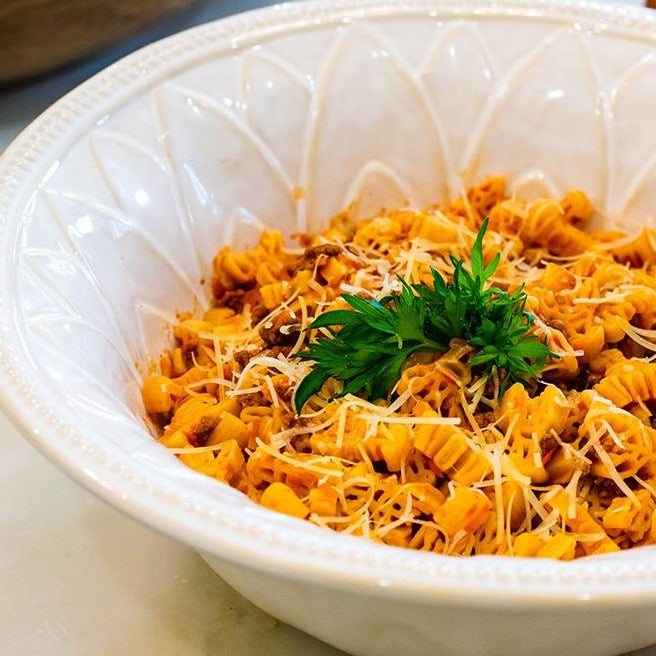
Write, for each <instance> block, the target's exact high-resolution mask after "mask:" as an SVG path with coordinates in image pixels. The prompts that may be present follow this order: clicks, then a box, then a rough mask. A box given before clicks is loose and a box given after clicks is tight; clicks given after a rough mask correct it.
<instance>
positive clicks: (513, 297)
mask: <svg viewBox="0 0 656 656" xmlns="http://www.w3.org/2000/svg"><path fill="white" fill-rule="evenodd" d="M487 224H488V220H487V219H485V221H484V222H483V225H482V226H481V229H480V230H479V232H478V235H477V236H476V241H475V242H474V246H473V248H472V253H471V260H470V268H471V273H470V272H469V271H467V269H465V266H464V261H463V260H458V259H456V258H455V257H454V256H453V255H451V256H450V259H451V262H452V264H453V267H454V271H453V281H452V282H451V283H447V282H446V281H445V280H444V278H443V277H442V275H441V274H440V273H439V272H438V271H437V270H436V269H434V268H431V272H432V275H433V287H434V288H433V289H431V288H430V287H429V286H428V285H424V284H419V285H409V284H408V283H407V282H406V281H405V280H403V279H402V278H399V280H400V282H401V286H402V288H401V291H400V292H394V293H392V294H389V295H388V296H386V297H385V298H383V299H381V300H380V301H376V300H373V299H363V298H359V297H358V296H353V295H352V294H342V298H343V299H344V300H345V301H346V302H347V303H348V304H349V305H350V306H351V308H352V309H345V310H332V311H329V312H325V313H324V314H322V315H320V316H319V317H317V318H316V319H315V320H314V321H313V322H312V324H311V326H310V327H311V328H328V329H329V330H330V333H331V337H330V338H327V337H320V338H319V339H317V340H316V341H314V342H311V343H310V344H309V345H308V347H307V349H306V350H305V351H302V352H301V353H299V354H298V357H300V358H304V359H306V360H313V361H314V362H315V365H314V368H313V370H312V371H311V372H310V373H309V374H308V375H307V376H306V377H305V378H304V379H303V380H302V381H301V383H300V385H299V386H298V388H297V390H296V397H295V405H296V411H297V412H299V413H300V411H301V409H302V408H303V406H304V405H305V403H306V402H307V400H308V399H309V398H310V397H311V396H313V395H314V394H316V393H317V392H319V391H320V390H321V388H322V387H323V385H324V383H325V382H326V381H327V380H328V379H329V378H335V379H337V380H339V381H341V382H342V383H343V388H342V391H341V393H340V394H338V396H344V395H345V394H360V395H362V396H365V397H366V398H368V399H369V400H371V401H375V400H376V399H379V398H382V397H384V396H386V395H387V394H388V393H389V392H390V390H391V389H392V388H393V387H394V385H395V384H396V382H397V381H398V380H399V378H400V377H401V372H402V369H403V365H404V363H405V361H406V360H407V359H408V357H410V356H411V355H412V354H413V353H417V352H420V351H432V352H438V353H443V352H445V351H447V350H448V349H449V343H450V342H451V340H452V339H455V338H458V339H463V340H466V341H467V342H469V343H470V344H471V345H472V346H476V347H479V349H480V350H479V351H478V352H477V353H476V355H475V356H474V357H473V358H472V359H471V360H470V361H469V364H470V365H471V366H472V367H476V368H478V369H479V370H480V374H481V375H485V374H488V373H490V372H492V371H493V370H495V369H496V370H497V371H499V372H500V373H501V387H500V396H502V395H503V393H504V392H505V391H506V389H507V388H508V387H509V386H510V385H511V384H512V383H515V382H519V383H522V384H523V385H525V386H528V385H530V382H531V380H534V379H537V378H538V377H539V374H540V371H541V370H542V368H543V367H544V365H545V363H546V361H547V358H548V357H558V356H557V355H556V354H555V353H552V352H551V351H550V350H549V348H548V347H547V346H546V345H545V344H543V343H542V342H540V341H539V340H538V339H537V337H535V335H531V334H529V330H530V328H531V325H532V323H533V315H532V314H531V313H530V312H527V311H526V309H525V306H526V293H525V292H524V287H523V286H522V287H520V288H519V289H518V290H517V291H515V292H513V293H512V294H509V293H508V292H505V291H503V290H502V289H499V288H497V287H488V288H487V289H486V288H485V285H486V283H487V281H488V280H489V279H490V277H491V276H492V275H493V274H494V272H495V271H496V269H497V267H498V266H499V261H500V259H501V256H500V254H497V255H496V256H495V258H494V259H493V260H492V261H491V262H490V263H489V264H488V265H487V266H485V263H484V261H483V236H484V234H485V231H486V229H487ZM335 326H341V329H340V330H335Z"/></svg>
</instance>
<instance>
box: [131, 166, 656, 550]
mask: <svg viewBox="0 0 656 656" xmlns="http://www.w3.org/2000/svg"><path fill="white" fill-rule="evenodd" d="M594 211H595V209H594V207H593V205H592V203H591V201H590V199H589V198H588V197H587V196H586V195H585V194H584V193H583V192H582V191H581V190H577V189H574V190H570V191H568V192H567V193H566V194H565V195H564V196H563V198H562V199H560V200H558V199H551V198H545V199H540V200H537V201H535V202H532V203H526V202H523V201H522V200H521V199H520V198H517V197H514V196H509V195H508V194H507V193H506V189H505V181H504V179H503V178H502V177H493V178H488V179H487V180H485V181H483V182H482V183H481V184H480V185H478V186H476V187H473V188H471V189H469V190H468V191H467V192H466V193H464V194H463V195H462V196H461V197H460V198H457V199H454V200H453V201H451V202H450V203H448V204H446V205H444V206H442V207H435V208H431V209H428V210H425V211H414V210H410V209H393V210H390V211H387V212H382V213H381V214H380V215H379V216H375V217H371V218H370V219H367V220H355V219H353V218H352V217H351V216H350V214H349V212H348V211H346V212H344V213H342V214H340V215H339V216H337V217H335V219H334V220H333V222H332V224H331V226H330V227H329V228H327V229H326V230H325V231H324V232H322V233H321V234H319V235H316V236H309V235H302V236H301V237H300V242H301V244H302V248H297V249H292V248H288V247H287V246H286V245H285V240H284V239H283V236H282V235H281V234H280V233H279V232H277V231H274V230H267V231H264V232H263V233H262V234H261V236H260V241H259V243H258V245H257V246H255V248H253V249H251V250H249V251H246V252H237V251H235V250H233V249H232V248H231V247H230V246H224V247H223V248H221V249H220V250H219V252H218V253H217V255H216V257H215V258H214V261H213V267H214V276H213V279H212V285H211V286H212V292H213V302H212V306H211V307H210V308H207V309H206V311H205V312H204V313H203V314H202V315H201V317H200V318H195V317H191V316H190V315H184V316H182V315H181V316H180V321H179V322H178V323H177V325H175V326H174V327H173V340H174V343H173V344H172V348H171V350H170V351H167V352H166V353H164V354H163V355H162V356H161V357H160V359H159V363H158V364H157V365H156V366H154V367H153V371H152V375H150V376H148V377H147V378H146V379H145V381H144V384H143V402H144V407H145V410H146V412H147V413H148V415H149V416H150V417H151V418H152V420H153V421H154V422H155V423H156V424H157V425H158V426H160V428H161V435H160V437H159V440H160V442H161V444H162V445H164V446H165V447H166V448H168V449H170V450H171V451H172V452H173V453H174V454H176V456H177V457H179V458H180V459H181V460H182V462H184V463H185V464H186V465H188V466H189V467H191V468H192V469H195V470H196V471H198V472H200V473H202V474H205V475H207V476H210V477H212V478H214V479H216V480H218V481H221V482H223V483H226V484H229V485H231V486H233V487H235V488H236V489H237V490H240V491H241V492H242V493H244V494H246V495H247V496H248V497H250V498H251V499H252V500H254V501H256V502H258V503H260V504H261V505H262V506H264V507H266V508H269V509H272V510H275V511H278V512H281V513H285V514H287V515H289V516H291V517H294V518H300V519H303V520H306V521H309V522H312V523H314V524H315V525H317V526H319V527H322V528H324V529H327V530H333V531H339V532H344V533H347V534H351V535H357V536H362V537H364V538H367V539H369V540H373V541H376V542H380V543H384V544H388V545H392V546H397V547H404V548H410V549H418V550H423V551H430V552H434V553H439V554H448V555H477V554H496V555H514V556H521V557H545V558H558V559H562V560H571V559H573V558H578V557H583V556H593V555H595V554H603V553H610V552H613V551H617V550H619V549H625V548H629V547H634V546H640V545H645V544H654V543H656V428H655V426H656V419H655V418H654V414H655V413H656V363H654V362H653V361H652V360H653V357H654V354H655V353H656V343H655V338H656V235H655V233H654V231H652V230H651V229H650V228H644V229H643V230H642V231H640V232H639V233H638V234H637V235H627V234H623V233H620V232H618V231H597V232H588V231H586V224H587V223H588V222H589V221H590V219H591V218H592V216H593V214H594ZM486 217H489V220H488V221H484V219H485V218H486ZM486 228H487V231H486ZM477 232H478V237H477ZM483 234H484V236H483ZM477 239H478V240H480V241H479V242H478V243H479V247H480V251H479V252H478V255H476V257H478V263H477V266H478V267H479V271H484V270H485V271H488V272H491V273H489V275H490V276H491V277H490V279H489V281H487V283H486V284H487V285H488V288H491V289H492V291H491V292H490V294H491V295H492V296H491V297H492V298H494V299H497V300H498V299H501V300H502V302H507V303H510V302H518V303H520V305H518V306H517V307H518V308H519V309H518V312H520V314H519V315H518V317H519V318H518V319H517V320H518V321H519V323H518V324H516V325H519V326H520V328H519V332H517V333H516V334H520V333H521V334H522V335H523V334H524V333H526V335H527V336H528V337H527V338H526V339H527V341H526V342H525V343H526V344H533V346H530V345H529V346H528V347H527V348H528V352H529V353H530V352H533V351H534V352H536V353H537V352H538V350H539V349H543V351H541V352H544V353H548V356H549V357H548V359H547V360H546V362H544V365H545V366H544V367H543V368H542V371H541V372H540V371H537V365H536V364H535V363H536V362H537V359H536V358H531V357H529V356H526V358H525V359H524V360H521V361H519V362H518V361H517V360H514V361H512V362H511V361H510V360H505V361H504V360H503V359H502V358H501V359H499V357H500V356H498V354H497V356H494V357H497V359H496V360H495V361H494V362H495V363H494V365H490V364H489V362H490V358H491V357H493V356H490V357H488V358H487V360H486V358H485V357H482V356H484V355H485V348H484V347H483V345H482V343H481V342H480V341H478V342H477V340H476V339H470V340H469V341H468V340H467V339H466V338H465V336H464V335H465V334H466V333H465V331H461V332H460V333H458V334H455V333H454V335H453V338H452V339H451V338H450V340H449V341H448V345H447V346H445V347H444V348H438V347H437V346H433V347H431V348H426V347H424V348H417V349H416V350H414V351H413V352H412V353H411V354H409V355H408V356H407V359H405V360H404V361H403V362H401V363H400V365H402V366H399V368H398V372H399V373H398V379H396V378H395V379H394V380H392V381H391V383H390V385H389V389H388V388H381V389H382V392H381V393H379V394H378V397H380V398H375V396H374V395H372V400H367V394H366V393H365V391H366V380H365V378H366V376H365V378H362V379H359V380H360V382H359V383H358V384H359V385H360V388H357V387H358V385H357V384H354V386H353V388H348V389H345V387H344V386H345V383H344V380H345V378H343V377H342V378H340V376H339V375H338V374H337V373H336V374H334V375H330V376H325V377H324V378H323V379H322V380H320V381H319V383H320V384H319V385H317V386H316V388H313V389H312V390H311V392H312V393H311V394H309V395H308V397H307V402H305V400H304V403H303V404H301V405H302V406H303V407H302V412H301V413H299V412H297V410H298V408H297V407H296V404H295V400H297V399H296V394H297V391H298V390H299V385H300V383H301V381H304V380H307V378H306V377H307V376H308V374H311V372H313V371H315V369H314V368H313V367H314V366H316V363H315V365H313V363H312V361H309V360H308V359H307V358H301V357H299V353H302V352H304V349H307V347H308V344H310V343H316V340H317V339H319V338H323V339H333V340H334V339H335V337H336V335H339V331H338V330H337V329H336V328H335V324H331V323H327V322H324V323H322V322H321V321H320V322H319V325H315V326H313V325H312V324H313V321H315V320H316V319H317V318H318V317H322V316H324V315H325V313H327V312H330V311H339V312H338V314H337V315H333V316H338V317H341V318H342V319H344V320H346V319H345V317H348V316H350V315H349V314H348V313H349V312H354V306H353V303H356V302H357V299H360V300H361V301H362V302H364V301H366V302H367V303H368V305H367V307H369V308H377V307H379V308H388V307H390V303H391V301H390V299H391V298H393V297H394V295H395V294H397V295H398V294H401V293H402V292H403V291H404V290H405V293H406V294H410V297H409V298H410V300H411V301H412V302H414V301H413V300H412V299H417V298H419V297H420V295H421V292H420V289H424V290H426V289H428V290H429V291H432V292H435V293H437V290H436V289H435V285H437V284H438V282H439V281H438V278H436V275H435V273H434V272H433V269H434V270H435V271H436V272H438V274H439V276H441V278H440V279H442V280H443V281H446V282H445V283H444V284H445V285H447V284H449V285H451V284H452V282H453V279H454V277H455V276H457V275H459V274H458V271H457V269H458V267H462V266H465V267H468V266H469V265H463V264H462V262H461V261H464V262H468V261H469V257H470V253H473V252H474V251H473V248H474V247H475V245H476V243H477V242H476V241H475V240H477ZM497 254H499V260H498V262H497V261H496V260H495V257H496V256H497ZM471 261H472V264H471V267H472V271H473V269H474V255H472V256H471ZM459 262H461V263H460V264H458V263H459ZM494 262H496V264H495V265H494V266H492V265H491V264H490V263H494ZM485 267H488V268H485ZM486 275H488V274H486ZM472 279H473V280H474V278H472ZM474 282H476V281H474ZM478 283H480V284H481V288H482V282H481V281H480V280H479V281H478ZM472 284H474V283H472ZM445 289H446V287H445ZM472 293H474V294H475V293H479V292H472ZM344 294H347V295H349V294H350V295H351V296H350V297H349V296H346V297H344V296H343V295H344ZM513 294H514V295H515V296H513ZM349 298H350V299H351V301H349ZM353 298H356V301H352V299H353ZM513 298H515V299H520V301H512V299H513ZM504 299H505V300H504ZM508 299H510V300H508ZM522 299H523V300H522ZM406 300H407V299H406ZM424 300H425V299H424ZM374 301H375V302H374ZM417 302H419V301H417ZM376 303H379V304H380V305H376ZM409 303H410V304H409V305H407V307H406V311H407V312H410V314H406V315H405V319H404V321H406V324H404V325H405V330H406V336H405V337H400V336H399V335H398V334H397V335H396V337H391V338H390V339H389V340H387V342H386V343H387V344H388V345H387V346H385V348H387V349H388V351H389V353H388V354H391V356H394V353H396V351H395V350H394V349H400V348H401V346H402V342H403V340H404V339H405V340H407V339H413V337H412V335H415V334H416V330H415V333H413V332H412V325H411V324H412V321H416V316H419V317H421V321H427V319H426V316H427V315H426V314H425V309H424V310H421V311H419V312H418V314H416V315H412V312H411V311H410V310H408V309H407V308H412V303H411V302H409ZM456 304H457V303H456ZM452 310H453V308H452ZM412 311H414V310H412ZM422 312H424V314H422ZM454 312H455V310H454ZM340 313H341V314H340ZM381 316H383V315H381ZM413 316H414V317H415V319H413V318H412V317H413ZM454 316H455V315H454ZM463 316H464V315H463ZM380 321H383V320H382V319H380ZM438 323H439V321H438ZM339 325H345V323H344V324H339ZM494 328H495V326H494V325H492V326H491V327H490V326H488V327H487V330H488V333H490V334H492V333H493V329H494ZM455 332H456V333H457V329H456V331H455ZM345 334H348V333H345ZM494 334H497V336H498V335H501V334H502V333H494ZM408 335H410V337H408ZM361 337H362V339H363V340H364V344H365V346H364V347H363V348H364V351H366V350H367V348H368V347H367V345H366V335H364V336H363V335H361ZM395 339H397V340H398V344H396V342H395V341H394V340H395ZM499 339H501V338H500V337H499ZM383 341H384V340H383ZM538 344H545V345H546V347H545V346H539V347H538V346H537V345H538ZM390 345H391V346H390ZM375 346H376V348H381V345H380V344H376V345H375ZM438 346H439V345H438ZM371 348H373V346H372V347H371ZM495 348H496V346H495ZM499 348H500V347H499ZM531 349H533V351H531ZM536 349H537V350H536ZM399 352H400V351H399ZM494 353H497V352H496V351H494ZM494 353H493V355H494ZM365 355H366V353H360V352H357V351H355V352H353V353H352V354H351V355H350V356H349V357H353V358H359V357H364V356H365ZM513 357H515V356H513ZM485 362H487V363H488V364H487V365H486V364H485ZM504 362H505V364H504ZM343 364H344V366H347V365H348V364H349V363H348V362H344V363H343ZM337 365H339V363H337ZM337 365H336V368H335V371H337V372H338V371H339V366H337ZM533 365H535V369H536V370H535V371H534V370H533V369H531V368H530V367H531V366H533ZM511 366H513V367H516V368H517V367H519V368H518V369H516V372H515V375H514V377H512V376H510V377H509V371H510V368H511ZM522 367H529V370H530V371H529V373H531V374H534V375H527V373H526V372H527V370H526V369H525V368H524V369H522ZM363 371H364V372H365V374H366V373H367V367H364V369H363ZM381 371H383V370H381ZM517 372H520V374H517ZM521 372H524V373H523V374H521ZM383 373H384V372H383ZM383 373H380V374H378V375H383ZM540 374H541V376H542V377H541V378H539V375H540ZM372 375H373V374H372ZM504 381H505V382H504ZM314 392H316V393H314Z"/></svg>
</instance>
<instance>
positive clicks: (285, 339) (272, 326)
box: [259, 312, 300, 346]
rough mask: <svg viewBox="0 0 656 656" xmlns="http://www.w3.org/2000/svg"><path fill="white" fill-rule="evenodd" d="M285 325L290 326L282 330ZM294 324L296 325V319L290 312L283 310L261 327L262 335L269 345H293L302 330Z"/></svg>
mask: <svg viewBox="0 0 656 656" xmlns="http://www.w3.org/2000/svg"><path fill="white" fill-rule="evenodd" d="M283 326H289V327H290V328H289V330H285V331H284V332H281V328H283ZM294 326H296V320H295V319H293V318H292V317H291V316H290V314H289V312H281V313H279V314H278V315H276V316H275V317H274V318H273V319H271V320H270V321H267V322H266V323H265V324H264V325H263V326H262V327H261V328H260V330H259V333H260V337H261V338H262V340H263V341H264V343H265V344H266V345H267V346H293V345H294V344H295V343H296V340H297V339H298V333H299V332H300V328H298V327H294Z"/></svg>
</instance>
